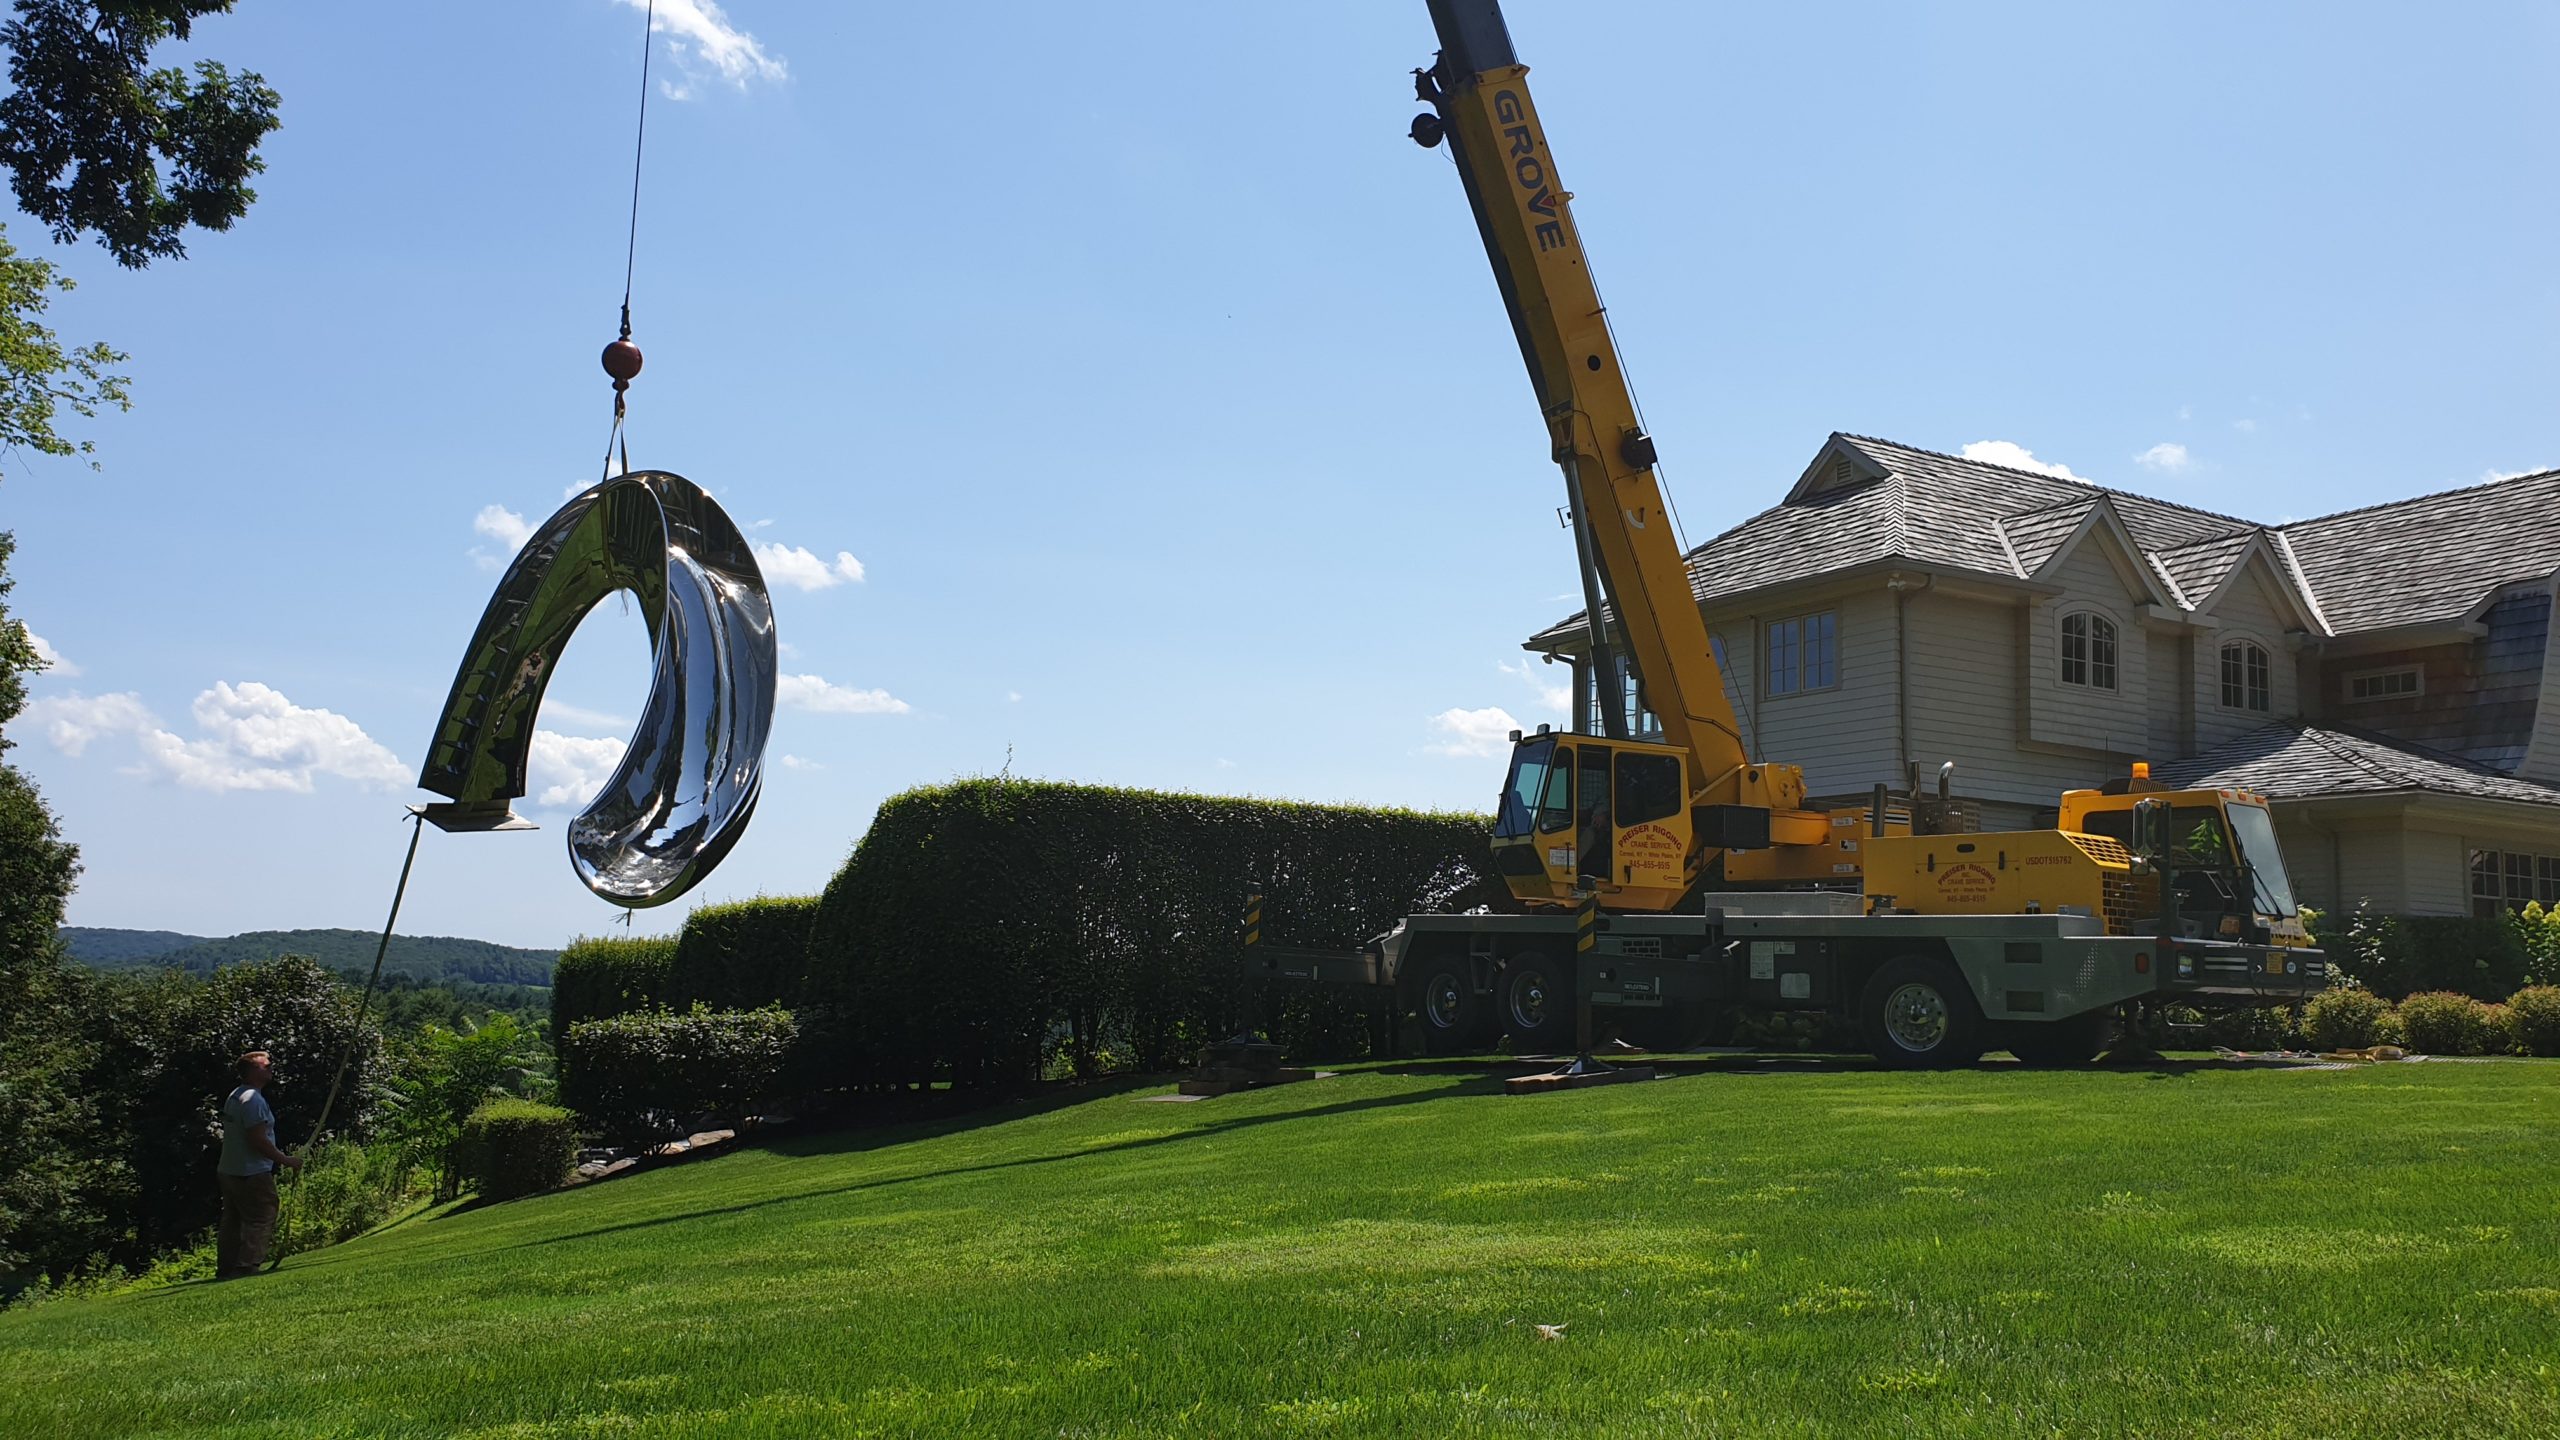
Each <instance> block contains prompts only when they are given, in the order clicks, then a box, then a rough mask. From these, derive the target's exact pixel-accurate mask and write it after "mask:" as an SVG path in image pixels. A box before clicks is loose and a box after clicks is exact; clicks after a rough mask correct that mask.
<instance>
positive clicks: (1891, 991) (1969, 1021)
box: [1858, 955, 1985, 1070]
mask: <svg viewBox="0 0 2560 1440" xmlns="http://www.w3.org/2000/svg"><path fill="white" fill-rule="evenodd" d="M1858 1018H1859V1022H1860V1026H1861V1028H1862V1029H1863V1030H1864V1031H1865V1032H1866V1039H1867V1048H1868V1049H1869V1050H1870V1051H1871V1052H1872V1053H1873V1054H1874V1055H1875V1057H1876V1058H1877V1059H1878V1060H1881V1061H1883V1062H1884V1063H1885V1064H1887V1065H1889V1066H1892V1067H1893V1068H1895V1069H1897V1070H1924V1069H1940V1068H1944V1067H1946V1066H1951V1065H1970V1064H1972V1063H1973V1062H1974V1061H1976V1060H1979V1059H1981V1058H1982V1052H1983V1050H1984V1048H1985V1047H1984V1045H1983V1041H1982V1031H1983V1026H1982V1012H1981V1011H1980V1010H1978V1009H1977V1008H1975V1006H1974V1003H1973V992H1972V991H1970V990H1968V989H1966V988H1965V983H1964V977H1963V976H1961V975H1959V974H1957V973H1956V968H1955V967H1954V966H1953V965H1950V964H1948V963H1947V962H1946V961H1944V960H1941V959H1938V958H1937V957H1936V956H1933V955H1897V956H1895V957H1894V958H1893V959H1891V960H1887V961H1886V962H1884V964H1883V965H1881V966H1879V967H1877V969H1876V973H1875V976H1874V978H1872V979H1870V980H1868V981H1867V988H1866V990H1865V991H1864V992H1863V993H1862V994H1861V996H1860V999H1859V1002H1858Z"/></svg>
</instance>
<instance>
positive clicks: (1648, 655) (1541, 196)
mask: <svg viewBox="0 0 2560 1440" xmlns="http://www.w3.org/2000/svg"><path fill="white" fill-rule="evenodd" d="M1430 6H1431V17H1432V21H1433V23H1434V24H1435V25H1436V26H1437V27H1438V29H1439V32H1440V46H1441V50H1440V60H1439V63H1438V65H1436V66H1435V67H1433V69H1431V70H1429V71H1427V72H1422V73H1421V74H1420V75H1419V76H1418V82H1419V84H1420V87H1421V90H1422V96H1423V98H1424V99H1426V100H1428V101H1430V102H1431V103H1432V104H1433V106H1434V108H1435V110H1436V111H1437V113H1438V116H1439V119H1440V122H1441V126H1442V132H1443V133H1445V136H1446V138H1447V140H1448V143H1449V148H1450V150H1451V152H1452V154H1453V156H1454V158H1455V159H1456V161H1457V166H1458V174H1459V177H1460V178H1461V179H1462V180H1463V181H1464V183H1465V185H1466V191H1467V199H1468V202H1469V203H1470V204H1471V205H1472V206H1473V207H1474V210H1475V215H1476V224H1477V228H1478V229H1479V230H1480V231H1481V232H1482V234H1483V237H1484V246H1485V254H1486V257H1487V258H1488V259H1490V260H1491V261H1492V264H1493V272H1494V278H1495V280H1496V282H1497V283H1498V284H1499V285H1500V286H1501V289H1502V297H1503V302H1504V304H1505V306H1506V307H1507V308H1508V309H1509V310H1510V313H1511V326H1512V330H1513V332H1514V334H1515V335H1516V336H1517V337H1518V339H1519V342H1520V355H1521V359H1522V360H1523V361H1524V362H1525V363H1526V364H1527V366H1528V370H1529V379H1530V383H1531V384H1532V386H1534V387H1535V389H1536V391H1537V395H1538V404H1539V407H1540V408H1541V410H1543V411H1544V413H1545V415H1546V421H1547V428H1548V432H1549V435H1550V438H1551V441H1552V444H1553V450H1554V456H1555V460H1556V463H1557V464H1558V465H1559V466H1561V467H1562V468H1563V470H1564V473H1565V480H1566V486H1567V490H1568V492H1569V494H1570V497H1571V499H1572V503H1573V512H1574V515H1575V517H1576V521H1577V524H1578V526H1579V527H1582V528H1581V530H1580V533H1578V534H1577V539H1586V538H1587V542H1588V545H1589V548H1590V551H1591V559H1592V561H1593V562H1594V563H1595V564H1596V568H1597V570H1598V576H1597V578H1598V580H1599V581H1600V583H1601V584H1602V585H1603V586H1605V587H1606V589H1607V598H1608V600H1609V601H1610V602H1611V609H1612V611H1613V612H1614V615H1615V618H1616V620H1617V626H1618V630H1619V633H1620V634H1621V635H1622V636H1623V637H1624V641H1625V644H1626V648H1627V651H1628V655H1629V658H1630V659H1631V660H1632V661H1633V663H1634V668H1635V671H1636V673H1637V674H1638V675H1639V676H1641V677H1642V679H1643V682H1644V694H1645V699H1646V702H1647V704H1648V705H1649V707H1650V708H1651V709H1652V710H1653V711H1654V713H1655V714H1657V715H1658V716H1660V717H1661V721H1662V729H1663V738H1664V739H1665V740H1666V741H1667V742H1668V743H1670V744H1671V745H1673V746H1676V747H1678V748H1680V749H1683V750H1686V751H1687V752H1688V753H1689V754H1690V756H1691V757H1692V759H1693V762H1694V764H1695V769H1694V771H1693V774H1694V776H1695V783H1697V784H1699V785H1700V786H1701V787H1702V788H1703V789H1706V790H1710V791H1712V790H1715V789H1718V788H1719V785H1720V782H1723V781H1726V780H1727V779H1729V777H1732V776H1733V775H1734V774H1735V772H1737V771H1739V770H1741V769H1743V768H1744V766H1745V765H1746V763H1747V761H1748V758H1749V757H1748V754H1747V752H1746V751H1745V749H1744V746H1743V743H1742V733H1741V729H1740V727H1739V726H1738V725H1736V724H1735V722H1734V714H1733V706H1732V703H1731V702H1730V701H1729V700H1727V699H1726V698H1725V687H1724V676H1723V672H1722V671H1721V670H1720V669H1719V668H1718V667H1717V665H1716V660H1715V654H1714V652H1713V650H1712V648H1711V647H1710V646H1709V644H1708V640H1707V628H1706V622H1705V620H1704V619H1703V618H1702V617H1701V616H1700V614H1699V611H1698V605H1697V601H1696V599H1695V597H1694V595H1693V594H1692V592H1691V590H1690V587H1689V572H1688V566H1687V563H1686V561H1685V560H1684V558H1683V557H1682V555H1681V553H1680V545H1679V541H1678V539H1677V538H1676V537H1675V536H1674V534H1673V533H1672V526H1671V521H1670V517H1669V513H1668V508H1667V507H1666V506H1665V505H1664V503H1663V497H1662V487H1661V485H1660V483H1659V482H1658V481H1657V480H1656V479H1655V476H1654V453H1653V441H1652V438H1651V437H1650V436H1648V435H1647V434H1646V433H1645V431H1644V427H1643V423H1642V421H1641V419H1640V418H1639V417H1638V415H1637V412H1636V404H1635V396H1634V394H1633V393H1632V392H1631V391H1630V390H1629V388H1628V386H1627V380H1626V376H1625V374H1624V372H1623V371H1622V369H1621V368H1620V366H1619V362H1618V350H1617V345H1616V342H1615V340H1614V339H1613V337H1612V336H1611V335H1610V332H1609V318H1608V315H1607V313H1606V312H1605V311H1604V309H1603V308H1602V306H1601V303H1600V292H1599V290H1598V288H1597V287H1596V286H1595V285H1594V284H1593V283H1592V279H1591V268H1590V265H1589V263H1588V261H1587V260H1586V259H1585V257H1584V254H1583V249H1582V237H1581V234H1580V231H1579V230H1578V228H1577V227H1576V226H1575V224H1574V221H1573V209H1572V196H1571V195H1570V194H1569V193H1568V192H1567V191H1566V190H1565V189H1564V188H1563V186H1562V184H1561V182H1560V181H1559V179H1558V177H1557V173H1556V165H1555V158H1554V153H1553V151H1552V150H1550V148H1549V147H1548V145H1547V137H1546V129H1545V127H1544V126H1543V125H1541V124H1540V123H1539V120H1538V114H1537V108H1536V106H1535V105H1534V104H1533V103H1532V102H1531V100H1530V98H1529V87H1528V84H1527V77H1528V73H1529V71H1528V67H1527V66H1525V65H1522V64H1520V63H1519V61H1518V59H1517V57H1515V56H1514V54H1513V53H1512V49H1511V37H1510V34H1509V31H1508V30H1507V28H1506V27H1505V26H1504V24H1503V20H1502V10H1501V7H1500V5H1499V4H1497V3H1495V0H1430ZM1417 138H1421V137H1420V136H1419V135H1417ZM1590 588H1591V587H1589V586H1586V596H1587V597H1588V591H1589V589H1590ZM1588 598H1596V597H1588ZM1592 619H1593V628H1594V631H1595V640H1596V641H1600V642H1602V643H1601V644H1600V645H1595V654H1594V657H1593V658H1594V665H1595V668H1596V669H1598V670H1599V671H1600V672H1601V674H1602V678H1603V684H1604V685H1606V684H1607V683H1608V681H1609V680H1611V679H1613V678H1614V677H1613V676H1612V675H1611V674H1610V673H1609V672H1610V669H1611V667H1610V666H1609V665H1608V664H1607V663H1606V662H1607V655H1606V651H1605V638H1606V637H1605V636H1603V635H1600V634H1599V633H1598V631H1599V616H1598V614H1597V613H1596V612H1595V613H1594V614H1593V615H1592ZM1604 695H1605V690H1604ZM1602 711H1603V715H1604V718H1608V717H1613V716H1615V715H1616V714H1618V713H1619V707H1617V706H1615V705H1612V704H1607V703H1604V704H1603V706H1602ZM1611 733H1613V734H1614V733H1615V732H1614V731H1612V732H1611Z"/></svg>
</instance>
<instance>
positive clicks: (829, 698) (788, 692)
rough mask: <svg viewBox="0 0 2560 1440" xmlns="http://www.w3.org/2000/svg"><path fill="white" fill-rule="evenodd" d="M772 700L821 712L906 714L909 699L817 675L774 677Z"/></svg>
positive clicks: (836, 713) (783, 704) (792, 706)
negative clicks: (834, 682) (855, 687)
mask: <svg viewBox="0 0 2560 1440" xmlns="http://www.w3.org/2000/svg"><path fill="white" fill-rule="evenodd" d="M773 699H774V703H775V704H777V705H781V706H785V707H787V708H789V709H793V710H815V711H817V712H818V713H819V714H822V715H904V714H906V713H907V710H908V705H907V702H906V701H904V700H901V699H899V698H898V697H897V696H895V695H892V694H890V693H889V692H888V691H886V690H856V689H854V688H853V687H851V686H849V685H837V684H833V683H831V682H829V681H827V680H825V679H823V678H821V677H819V676H816V675H777V676H775V677H774V681H773Z"/></svg>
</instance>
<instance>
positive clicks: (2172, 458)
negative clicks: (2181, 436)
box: [2133, 440, 2190, 475]
mask: <svg viewBox="0 0 2560 1440" xmlns="http://www.w3.org/2000/svg"><path fill="white" fill-rule="evenodd" d="M2133 463H2134V464H2136V465H2140V466H2143V467H2144V468H2146V469H2151V470H2166V471H2168V472H2169V473H2171V474H2173V475H2174V474H2176V473H2177V472H2178V471H2181V470H2184V469H2186V468H2187V466H2188V464H2189V463H2190V462H2189V461H2188V459H2187V447H2186V446H2184V445H2181V444H2179V443H2178V442H2177V441H2175V440H2163V441H2161V442H2160V443H2159V444H2157V445H2154V446H2152V447H2151V448H2150V449H2148V450H2145V451H2143V452H2142V453H2141V454H2139V455H2136V456H2134V457H2133Z"/></svg>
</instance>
